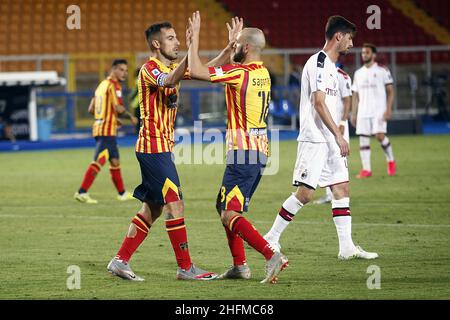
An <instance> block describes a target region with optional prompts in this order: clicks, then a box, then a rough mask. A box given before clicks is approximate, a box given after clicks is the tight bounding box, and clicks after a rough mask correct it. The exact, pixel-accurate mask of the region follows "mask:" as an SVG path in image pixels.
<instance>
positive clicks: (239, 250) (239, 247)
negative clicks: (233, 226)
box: [224, 226, 246, 266]
mask: <svg viewBox="0 0 450 320" xmlns="http://www.w3.org/2000/svg"><path fill="white" fill-rule="evenodd" d="M224 228H225V232H226V234H227V239H228V246H229V247H230V251H231V255H232V256H233V264H234V265H235V266H240V265H243V264H245V262H246V261H245V260H246V259H245V250H244V241H243V240H242V238H241V237H239V236H238V235H237V234H234V233H233V232H231V231H230V229H228V227H225V226H224Z"/></svg>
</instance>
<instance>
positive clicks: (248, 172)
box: [189, 11, 288, 283]
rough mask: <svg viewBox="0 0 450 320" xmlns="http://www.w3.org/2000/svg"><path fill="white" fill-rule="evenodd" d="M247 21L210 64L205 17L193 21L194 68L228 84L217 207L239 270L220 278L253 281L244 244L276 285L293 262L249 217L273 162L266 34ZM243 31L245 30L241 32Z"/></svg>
mask: <svg viewBox="0 0 450 320" xmlns="http://www.w3.org/2000/svg"><path fill="white" fill-rule="evenodd" d="M242 26H243V21H242V19H238V18H234V19H233V20H232V26H231V27H230V25H228V24H227V27H228V30H229V44H228V46H227V48H225V49H224V50H223V51H222V54H221V55H220V56H219V57H218V58H217V59H216V60H215V61H212V62H210V63H208V65H203V64H202V62H201V61H200V57H199V55H198V47H199V37H200V13H199V12H198V11H197V12H195V13H194V14H193V16H192V19H190V27H191V28H192V44H191V47H190V48H189V68H190V72H191V76H192V77H193V78H195V79H199V80H205V81H210V82H213V83H223V84H225V92H226V104H227V111H228V121H227V136H226V140H227V141H226V144H227V150H228V151H227V166H226V169H225V173H224V176H223V180H222V186H221V188H220V191H219V194H218V197H217V202H216V208H217V211H218V213H219V215H220V218H221V221H222V224H223V226H224V228H225V232H226V235H227V238H228V244H229V247H230V250H231V254H232V256H233V266H232V267H231V268H230V269H229V270H227V271H226V272H225V273H224V274H222V275H221V276H220V278H225V279H249V278H250V276H251V272H250V268H249V267H248V265H247V263H246V257H245V251H244V242H243V240H245V241H246V242H247V243H248V244H249V245H250V246H251V247H253V248H254V249H255V250H257V251H258V252H259V253H261V254H262V255H263V256H264V258H265V259H266V277H265V279H264V280H262V281H261V282H262V283H275V282H276V281H277V275H278V274H279V273H280V272H281V271H282V270H283V269H284V268H285V267H286V266H287V264H288V259H287V258H286V256H284V255H283V254H282V253H279V252H275V251H274V250H273V248H272V247H271V246H270V245H269V243H268V242H267V241H266V240H264V238H263V237H262V236H261V235H260V234H259V232H258V231H257V230H256V229H255V227H254V226H253V225H252V224H251V223H250V222H249V221H248V220H247V219H246V218H244V216H243V212H246V211H247V209H248V204H249V201H250V199H251V197H252V195H253V193H254V192H255V190H256V187H257V186H258V183H259V181H260V179H261V176H262V172H263V170H264V167H265V165H266V162H267V157H268V153H269V143H268V138H267V125H266V119H267V112H268V106H269V102H270V92H271V91H270V86H271V81H270V75H269V71H268V70H267V69H266V67H265V66H264V65H263V62H262V61H261V56H260V54H261V51H262V50H263V49H264V47H265V37H264V33H263V32H262V31H261V30H260V29H257V28H245V29H242ZM241 29H242V31H241ZM230 57H232V61H233V62H234V63H230V62H231V61H230Z"/></svg>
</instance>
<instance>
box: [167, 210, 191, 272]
mask: <svg viewBox="0 0 450 320" xmlns="http://www.w3.org/2000/svg"><path fill="white" fill-rule="evenodd" d="M166 231H167V234H168V235H169V239H170V242H171V243H172V248H173V251H174V252H175V257H176V259H177V264H178V266H179V267H180V268H181V269H184V270H188V269H189V268H190V267H191V257H190V255H189V247H188V241H187V233H186V226H185V225H184V218H183V217H181V218H176V219H170V220H166Z"/></svg>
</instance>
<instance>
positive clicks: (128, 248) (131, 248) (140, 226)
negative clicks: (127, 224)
mask: <svg viewBox="0 0 450 320" xmlns="http://www.w3.org/2000/svg"><path fill="white" fill-rule="evenodd" d="M131 223H132V224H134V225H135V226H136V235H135V236H134V237H133V238H129V237H128V236H125V239H124V240H123V243H122V246H121V247H120V249H119V251H118V252H117V255H116V258H117V259H120V260H123V261H125V262H128V261H129V260H130V258H131V256H132V255H133V253H134V252H135V251H136V249H137V248H138V247H139V245H140V244H141V243H142V241H144V239H145V238H146V237H147V234H148V232H149V231H150V227H151V225H150V224H149V223H147V221H145V220H144V217H143V216H142V215H140V214H139V213H138V214H137V215H136V216H135V217H134V218H133V220H131Z"/></svg>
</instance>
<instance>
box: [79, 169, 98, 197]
mask: <svg viewBox="0 0 450 320" xmlns="http://www.w3.org/2000/svg"><path fill="white" fill-rule="evenodd" d="M100 169H101V167H100V165H99V164H98V163H96V162H92V163H91V164H90V165H89V167H88V168H87V170H86V173H85V174H84V178H83V182H82V183H81V186H80V189H79V191H83V192H87V191H88V190H89V188H90V187H91V186H92V183H93V182H94V180H95V177H96V176H97V174H98V173H99V172H100ZM80 193H81V192H80Z"/></svg>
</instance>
